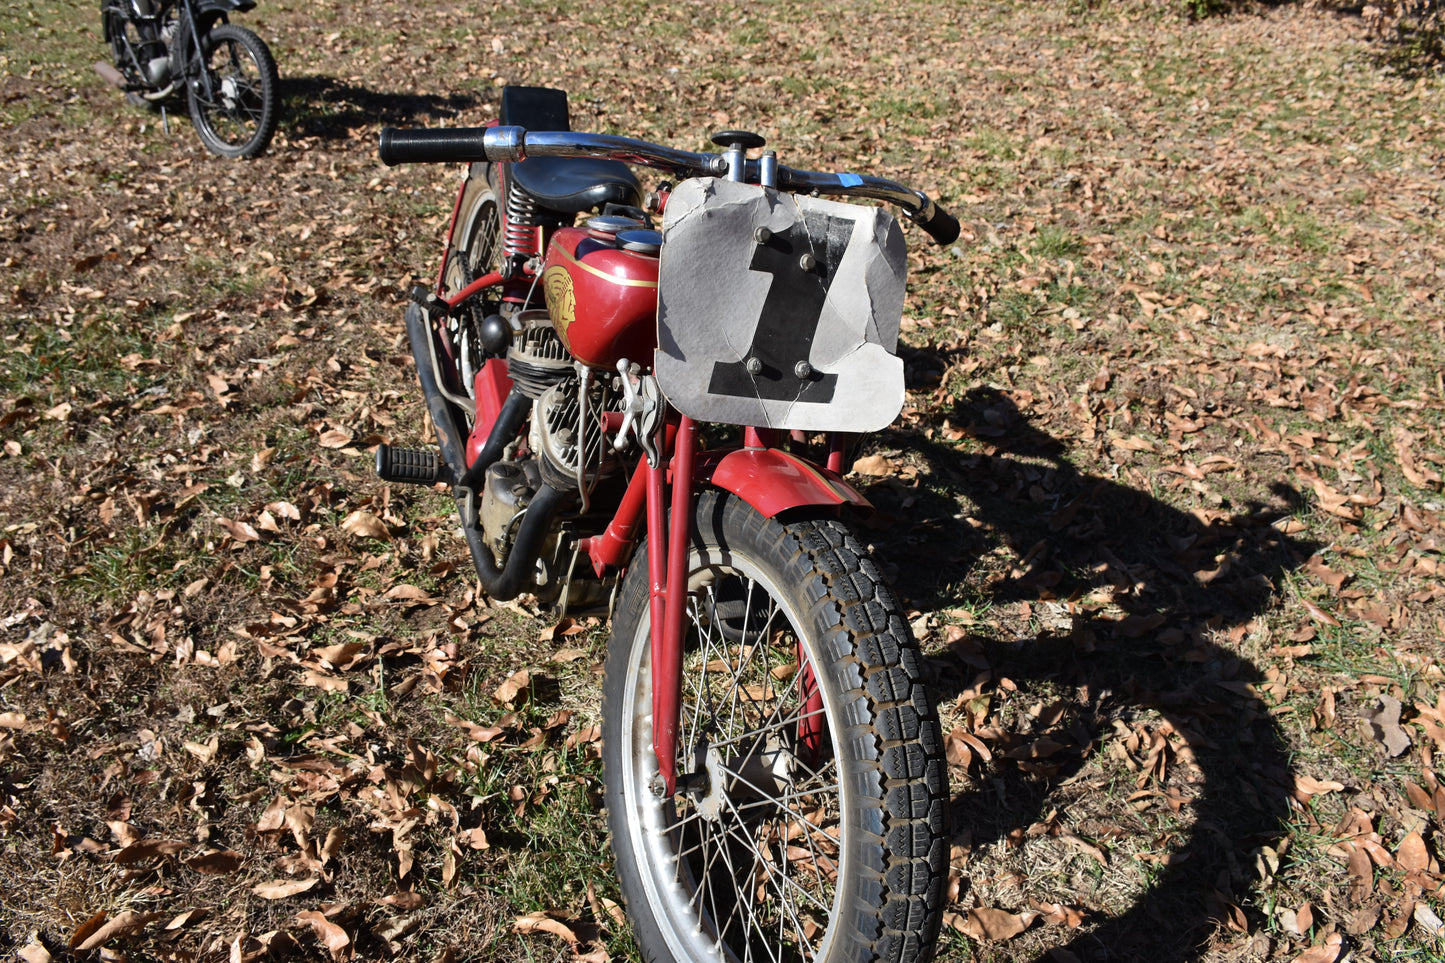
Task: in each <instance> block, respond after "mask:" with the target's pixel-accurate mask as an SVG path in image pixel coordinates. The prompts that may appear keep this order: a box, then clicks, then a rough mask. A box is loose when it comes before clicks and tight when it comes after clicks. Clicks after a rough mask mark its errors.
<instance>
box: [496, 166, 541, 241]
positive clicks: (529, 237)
mask: <svg viewBox="0 0 1445 963" xmlns="http://www.w3.org/2000/svg"><path fill="white" fill-rule="evenodd" d="M502 253H503V254H504V255H505V256H506V257H508V258H512V257H516V256H519V255H520V256H521V257H524V258H529V257H532V256H533V255H535V254H537V253H538V251H537V202H536V201H535V200H533V199H532V197H531V196H530V195H529V194H526V193H524V192H523V191H522V189H521V188H519V187H518V186H517V185H515V184H513V185H512V186H511V187H510V189H509V190H508V191H507V231H506V234H505V236H504V237H503V238H502Z"/></svg>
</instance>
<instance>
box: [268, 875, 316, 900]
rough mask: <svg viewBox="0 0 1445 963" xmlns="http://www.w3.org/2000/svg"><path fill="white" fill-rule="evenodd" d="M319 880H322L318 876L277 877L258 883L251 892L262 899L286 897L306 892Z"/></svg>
mask: <svg viewBox="0 0 1445 963" xmlns="http://www.w3.org/2000/svg"><path fill="white" fill-rule="evenodd" d="M319 882H321V880H320V879H318V878H316V877H312V878H311V879H290V880H281V879H277V880H272V881H271V882H269V883H257V884H256V885H255V886H253V887H251V892H253V893H255V894H256V895H257V896H259V897H261V898H262V899H285V898H286V897H288V896H296V895H297V894H299V893H305V892H307V891H308V890H310V889H312V888H313V887H314V886H315V885H316V884H317V883H319Z"/></svg>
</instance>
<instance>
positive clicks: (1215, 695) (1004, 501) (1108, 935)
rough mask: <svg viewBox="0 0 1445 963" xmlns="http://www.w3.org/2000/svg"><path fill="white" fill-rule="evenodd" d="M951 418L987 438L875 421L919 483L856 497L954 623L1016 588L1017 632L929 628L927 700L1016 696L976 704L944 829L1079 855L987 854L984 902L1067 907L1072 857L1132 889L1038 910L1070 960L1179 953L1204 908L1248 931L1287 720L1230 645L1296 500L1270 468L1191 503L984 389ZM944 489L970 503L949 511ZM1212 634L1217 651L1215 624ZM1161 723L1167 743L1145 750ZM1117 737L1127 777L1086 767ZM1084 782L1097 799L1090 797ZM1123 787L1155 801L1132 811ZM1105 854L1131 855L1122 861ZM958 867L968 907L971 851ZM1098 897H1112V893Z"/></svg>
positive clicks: (1195, 943) (922, 599) (1292, 552)
mask: <svg viewBox="0 0 1445 963" xmlns="http://www.w3.org/2000/svg"><path fill="white" fill-rule="evenodd" d="M950 421H951V423H952V424H954V425H969V426H970V429H969V432H970V433H971V434H973V435H974V436H975V437H976V438H978V439H979V440H980V442H981V444H980V445H979V446H978V447H980V448H982V449H984V451H985V452H986V453H980V454H965V453H960V452H959V451H957V450H956V449H953V448H951V447H948V446H945V445H941V444H937V443H935V442H932V441H930V440H929V439H927V438H926V437H924V436H923V435H922V434H920V433H915V432H911V431H908V430H895V431H892V432H888V433H885V434H884V435H883V436H881V438H880V442H881V443H882V444H883V445H884V446H886V447H889V448H895V449H902V450H904V451H906V452H909V453H911V454H916V455H918V456H921V457H922V458H923V460H924V461H925V462H926V463H927V468H926V471H925V472H923V473H922V477H921V478H920V482H921V484H918V485H916V486H905V485H902V484H900V483H898V482H893V483H891V484H890V483H888V482H885V483H883V484H880V485H877V486H874V489H873V490H872V491H870V492H869V493H868V494H869V495H870V497H871V498H873V499H874V501H875V504H877V505H878V506H879V507H880V509H881V510H882V512H884V513H885V515H884V522H883V524H882V525H881V527H878V528H876V529H875V530H874V531H873V532H872V537H873V539H874V541H875V544H876V546H877V548H878V555H879V557H880V558H883V559H887V560H890V561H891V560H898V561H897V562H896V564H897V567H898V571H896V572H894V573H892V576H893V578H894V584H895V585H898V586H900V587H906V588H907V589H910V590H911V594H912V600H911V601H912V605H913V606H915V607H917V608H920V609H923V610H928V611H947V610H950V609H952V610H955V612H956V613H957V617H959V618H960V619H961V621H963V622H965V623H966V622H967V618H968V616H965V615H963V613H962V612H959V611H958V607H959V606H960V603H961V602H962V603H963V604H964V606H965V607H966V608H967V609H968V610H969V611H970V612H975V613H979V614H976V615H975V616H974V617H975V618H976V619H977V622H976V623H975V624H979V623H987V622H989V621H990V616H989V614H988V612H989V610H1001V609H1002V607H1003V606H1010V607H1011V608H1010V609H1009V610H1008V611H1009V612H1010V613H1018V612H1020V611H1021V610H1022V606H1023V603H1027V606H1028V612H1029V616H1028V617H1027V622H1026V624H1024V628H1023V629H1022V630H1021V631H1020V633H1019V634H1020V635H1021V636H1022V637H1020V638H1018V639H1016V640H1012V639H1001V638H999V634H998V631H997V630H995V631H994V632H992V633H988V634H985V633H982V632H971V631H969V630H968V628H967V625H966V624H965V625H964V626H963V628H962V635H961V637H960V632H959V630H958V629H954V630H953V631H952V632H950V633H945V638H946V639H951V644H950V645H949V646H948V648H947V649H946V650H945V651H944V652H942V653H935V655H934V658H933V660H932V663H933V667H934V678H933V680H932V686H933V695H934V698H935V700H936V703H937V704H938V705H939V706H941V707H945V708H946V707H948V706H950V705H952V704H954V703H957V704H958V705H957V706H956V708H955V713H954V716H955V719H956V721H957V723H958V724H960V725H964V724H965V719H966V717H967V715H968V711H969V708H970V703H971V704H972V706H973V707H978V706H981V705H986V704H983V703H979V702H977V701H973V700H976V699H977V698H978V694H980V693H984V694H986V693H988V692H990V691H993V690H994V688H995V687H997V686H998V685H999V683H1000V681H1001V680H1005V679H1007V680H1011V682H1012V684H1013V685H1015V686H1017V689H1018V693H1019V694H1018V695H1016V696H1012V697H1011V698H1010V699H1008V700H1003V701H1007V702H1008V703H1009V705H1010V706H1011V708H1010V709H1009V710H1008V711H1007V712H1006V713H1005V714H1004V717H1003V718H1002V719H1000V718H999V717H998V715H997V708H998V705H999V700H997V699H996V700H995V702H994V703H993V705H992V707H991V708H989V709H988V710H987V712H988V715H989V718H988V719H987V720H986V721H984V722H983V725H985V726H994V727H995V731H994V732H992V733H985V735H986V736H989V737H991V738H992V739H993V740H994V745H993V752H992V759H991V761H987V762H984V763H982V765H981V766H980V761H979V759H978V758H975V759H974V760H973V761H972V763H973V765H972V767H971V769H970V777H971V778H970V781H969V788H967V789H966V790H965V791H963V792H961V793H959V794H957V795H956V796H955V797H954V799H953V801H952V819H953V826H954V833H955V842H956V843H962V844H963V845H965V846H969V845H971V848H972V851H973V852H975V853H983V852H984V851H985V849H989V850H990V852H991V854H999V853H1001V852H1002V851H1003V848H1004V847H1007V848H1008V849H1012V848H1013V847H1018V846H1024V845H1028V840H1029V839H1031V838H1033V837H1034V836H1057V835H1063V836H1065V837H1066V840H1065V841H1066V842H1068V843H1071V844H1074V845H1075V846H1076V848H1077V850H1078V851H1080V852H1079V853H1078V855H1079V856H1081V858H1082V859H1083V861H1084V863H1083V865H1082V867H1081V866H1080V865H1078V864H1077V860H1074V861H1075V865H1074V866H1073V867H1070V868H1068V870H1067V873H1065V874H1064V875H1063V876H1057V875H1048V874H1047V873H1046V874H1040V872H1039V869H1038V866H1039V865H1050V866H1051V867H1052V869H1051V870H1050V871H1049V872H1055V871H1057V870H1060V869H1064V868H1065V867H1066V866H1067V864H1068V862H1069V861H1070V859H1071V854H1070V853H1068V852H1067V851H1068V850H1069V849H1070V847H1069V846H1066V845H1061V846H1059V847H1057V848H1056V850H1055V852H1054V856H1055V857H1057V858H1054V859H1053V860H1052V861H1050V860H1047V859H1045V860H1040V861H1038V862H1032V861H1030V860H1028V858H1027V854H1026V853H1023V854H1018V858H1017V859H1013V858H1010V857H1007V856H1005V857H1003V859H1004V865H1007V866H1009V867H1011V868H1017V869H1018V870H1019V871H1020V872H1021V874H1022V875H1023V876H1024V878H1023V879H1021V880H1020V885H1019V886H1018V887H1017V888H1016V890H1015V895H1016V896H1017V898H1018V899H1019V903H1018V904H1017V905H1014V906H1011V907H1001V908H1008V909H1012V910H1014V911H1018V910H1023V909H1027V908H1028V900H1030V899H1032V900H1035V901H1038V902H1044V903H1061V904H1064V905H1065V906H1069V905H1075V906H1077V905H1078V900H1077V898H1076V895H1075V888H1073V887H1071V886H1070V883H1069V880H1068V878H1067V874H1068V873H1074V874H1079V873H1085V874H1086V873H1088V872H1091V871H1092V872H1104V873H1112V874H1114V875H1116V876H1118V877H1120V878H1126V877H1127V878H1132V879H1133V881H1134V885H1133V886H1132V887H1126V889H1127V890H1128V891H1129V892H1131V893H1132V894H1133V895H1132V896H1129V897H1125V898H1123V899H1120V898H1119V897H1118V895H1117V894H1108V893H1102V888H1101V890H1100V891H1101V895H1100V897H1099V899H1100V905H1086V906H1083V907H1082V908H1083V909H1084V910H1085V911H1086V916H1087V918H1088V924H1087V925H1085V926H1083V927H1081V928H1079V929H1077V930H1071V929H1065V928H1063V927H1058V926H1056V927H1050V931H1049V932H1048V934H1047V938H1052V939H1054V940H1055V941H1056V942H1055V944H1054V947H1055V948H1058V949H1065V950H1067V951H1068V952H1069V953H1072V954H1073V956H1074V957H1076V958H1078V959H1079V960H1104V959H1108V960H1140V961H1143V960H1148V961H1150V963H1169V961H1186V960H1193V959H1198V958H1199V957H1200V956H1201V955H1202V954H1203V952H1204V950H1205V947H1206V944H1207V943H1208V942H1209V939H1210V936H1211V934H1212V933H1214V932H1215V931H1216V930H1217V928H1218V927H1219V925H1220V924H1221V923H1223V924H1224V925H1234V926H1236V927H1238V926H1239V925H1240V924H1244V925H1246V926H1247V927H1248V929H1249V931H1250V932H1257V929H1256V927H1255V925H1254V924H1255V923H1257V922H1258V920H1251V919H1250V918H1249V917H1250V916H1252V915H1254V914H1253V913H1252V912H1250V911H1248V910H1244V909H1241V908H1240V907H1241V906H1247V905H1248V900H1247V898H1246V895H1247V893H1248V890H1249V886H1250V883H1251V880H1253V879H1256V878H1257V875H1256V869H1255V866H1256V861H1257V860H1256V856H1257V853H1258V851H1259V848H1260V847H1262V846H1274V845H1276V844H1277V843H1278V842H1279V840H1280V839H1281V837H1282V836H1283V830H1282V826H1283V825H1284V822H1285V820H1286V818H1287V816H1288V805H1289V803H1288V797H1289V793H1290V790H1291V787H1292V783H1293V780H1292V776H1291V773H1290V768H1289V749H1288V746H1287V744H1286V741H1285V739H1284V736H1283V734H1282V733H1281V731H1280V729H1279V726H1278V724H1277V723H1276V721H1275V719H1274V717H1272V716H1271V715H1270V713H1269V711H1268V707H1267V706H1266V705H1265V704H1264V703H1263V702H1262V701H1261V700H1260V699H1259V698H1258V697H1257V696H1255V695H1254V694H1253V691H1252V690H1251V689H1250V688H1249V685H1250V684H1254V683H1264V682H1265V681H1266V679H1265V677H1264V674H1263V673H1262V672H1261V671H1260V669H1259V668H1258V667H1257V666H1255V665H1254V664H1252V663H1251V662H1250V661H1249V660H1248V659H1246V658H1243V657H1242V656H1241V655H1240V653H1239V650H1238V648H1239V647H1236V646H1234V643H1235V642H1237V641H1240V640H1242V639H1243V638H1244V637H1245V635H1246V632H1245V629H1244V627H1245V626H1247V625H1248V624H1249V623H1250V622H1251V620H1252V619H1253V618H1254V617H1255V616H1256V615H1259V614H1261V613H1263V612H1264V611H1265V609H1266V607H1267V606H1268V604H1269V602H1270V598H1271V594H1272V592H1273V586H1276V585H1278V584H1279V582H1280V580H1281V577H1282V576H1284V575H1285V574H1286V573H1287V572H1289V571H1290V570H1291V569H1293V568H1295V567H1297V566H1298V565H1299V564H1301V563H1302V562H1303V561H1304V560H1305V559H1306V558H1308V557H1309V555H1310V554H1312V553H1313V551H1314V549H1315V547H1316V546H1313V545H1310V544H1307V543H1304V542H1300V541H1296V540H1292V539H1290V538H1288V537H1286V536H1285V535H1282V534H1281V533H1280V532H1279V531H1278V530H1277V529H1276V528H1274V527H1272V526H1271V525H1270V522H1272V521H1274V520H1276V519H1279V518H1281V517H1284V516H1287V515H1289V514H1290V513H1291V512H1292V511H1293V510H1294V509H1295V508H1296V507H1297V505H1298V503H1299V496H1298V495H1297V493H1295V492H1294V491H1292V490H1291V489H1289V488H1288V487H1287V486H1284V485H1276V486H1274V488H1273V489H1272V491H1270V492H1269V493H1268V495H1267V496H1266V497H1263V498H1261V499H1260V500H1259V501H1258V502H1253V503H1250V504H1247V505H1244V506H1229V505H1221V506H1220V508H1219V509H1218V510H1216V511H1214V512H1212V513H1208V514H1206V515H1205V516H1204V517H1199V516H1196V515H1194V514H1189V513H1185V512H1182V511H1180V510H1178V509H1175V508H1172V507H1170V506H1169V505H1167V504H1165V503H1163V502H1162V501H1160V500H1158V499H1156V498H1154V497H1152V496H1151V495H1150V494H1148V493H1146V492H1143V491H1139V490H1137V489H1135V488H1130V487H1128V486H1127V485H1124V484H1121V483H1119V482H1118V481H1115V480H1112V479H1109V478H1103V477H1098V476H1094V475H1089V474H1087V473H1085V472H1082V471H1080V470H1078V469H1077V468H1076V467H1074V466H1073V465H1072V464H1070V462H1069V461H1068V460H1067V454H1068V453H1067V452H1066V450H1065V448H1064V446H1063V445H1062V444H1061V443H1060V442H1059V441H1057V440H1056V439H1054V438H1052V437H1050V436H1048V435H1047V434H1045V433H1044V432H1041V431H1039V430H1038V429H1036V428H1034V427H1033V426H1031V425H1030V424H1028V423H1027V421H1026V420H1025V419H1024V418H1023V416H1022V415H1021V414H1020V413H1019V412H1018V410H1017V409H1016V408H1015V407H1014V406H1013V404H1012V403H1011V402H1010V401H1009V399H1007V398H1006V397H1004V396H1003V395H1001V394H999V393H997V392H993V391H990V390H986V389H984V390H977V391H974V392H972V393H970V394H969V395H968V396H967V397H965V398H964V399H963V400H962V401H960V402H959V403H958V405H957V408H956V410H955V411H954V412H953V413H952V414H951V416H950ZM959 494H962V495H963V496H964V498H965V499H966V501H967V502H969V503H971V504H970V509H969V510H968V511H967V512H965V513H963V514H961V515H956V514H955V513H957V512H958V511H959V507H958V506H959V502H958V500H957V496H958V495H959ZM890 512H891V513H894V514H895V515H896V516H897V517H899V518H913V519H930V520H933V519H939V520H941V521H930V522H927V523H923V524H914V525H912V526H911V527H908V526H903V525H900V524H897V523H896V522H893V523H890V522H889V521H887V513H890ZM1205 518H1207V519H1208V520H1207V521H1206V520H1205ZM1000 549H1004V550H1003V551H999V550H1000ZM990 553H997V554H995V555H993V556H990ZM1010 559H1011V560H1010ZM985 578H990V579H991V581H989V582H988V584H987V585H985V586H982V587H979V586H978V585H977V584H976V583H978V582H980V581H981V580H982V579H985ZM1101 599H1108V600H1109V602H1110V603H1111V604H1109V605H1107V606H1101V605H1100V604H1099V601H1100V600H1101ZM1067 600H1073V601H1074V603H1075V604H1074V605H1073V606H1071V607H1070V606H1066V605H1065V604H1064V603H1065V602H1066V601H1067ZM1070 608H1072V609H1073V611H1072V612H1071V611H1069V609H1070ZM1231 631H1232V635H1231ZM1226 636H1227V637H1229V639H1230V643H1229V644H1230V646H1231V647H1230V648H1226V647H1224V646H1221V645H1219V644H1216V642H1215V641H1213V640H1214V639H1218V638H1221V637H1226ZM984 672H987V673H988V675H987V676H985V675H983V674H982V673H984ZM1041 703H1042V706H1041ZM1026 707H1027V708H1026ZM1030 710H1032V711H1030ZM1035 713H1037V714H1035ZM1170 727H1172V730H1173V732H1172V733H1171V732H1170V731H1169V730H1170ZM1151 736H1152V737H1153V739H1154V741H1153V749H1154V750H1155V752H1157V754H1154V753H1151V751H1150V750H1151V746H1150V738H1151ZM1160 737H1162V738H1163V740H1164V742H1166V743H1167V742H1170V741H1172V743H1173V748H1172V749H1168V748H1165V749H1161V747H1160V741H1159V739H1160ZM1131 738H1132V739H1134V740H1135V741H1134V742H1132V743H1131V742H1130V741H1129V740H1130V739H1131ZM1106 740H1107V741H1108V743H1109V744H1108V745H1107V746H1105V743H1106ZM1141 740H1142V741H1141ZM1125 746H1128V747H1130V748H1131V749H1132V756H1133V758H1134V760H1135V763H1136V764H1141V765H1140V768H1141V771H1142V775H1137V776H1136V774H1135V773H1125V774H1123V776H1122V777H1121V776H1120V775H1119V766H1118V765H1117V764H1111V765H1109V766H1106V767H1100V766H1098V765H1095V764H1091V757H1092V756H1094V755H1095V754H1096V753H1097V752H1098V751H1100V749H1101V748H1107V749H1109V750H1110V751H1113V752H1115V753H1117V752H1118V750H1119V749H1120V748H1122V747H1125ZM1190 755H1192V765H1191V764H1190V760H1189V758H1188V757H1189V756H1190ZM1146 757H1147V760H1148V761H1144V760H1146ZM1151 764H1152V765H1151ZM1152 766H1157V769H1156V768H1152ZM956 771H957V770H956V768H955V772H956ZM1111 774H1112V775H1111ZM1097 794H1105V796H1107V798H1108V800H1109V801H1108V802H1107V803H1106V804H1105V805H1102V806H1101V805H1098V799H1099V798H1102V797H1099V796H1098V795H1097ZM1091 796H1092V797H1094V798H1093V799H1091ZM1136 797H1137V798H1136ZM1171 797H1172V798H1171ZM1132 804H1137V805H1139V806H1140V807H1145V808H1153V807H1159V809H1158V810H1157V815H1153V816H1151V815H1149V814H1147V813H1142V814H1140V815H1139V816H1138V818H1137V819H1132V820H1131V819H1129V818H1127V817H1129V816H1130V814H1131V813H1133V811H1134V808H1133V805H1132ZM1166 806H1167V807H1168V810H1166V809H1164V808H1163V807H1166ZM1171 811H1172V812H1171ZM1057 813H1063V814H1064V817H1063V821H1062V822H1061V821H1060V820H1059V819H1058V818H1057ZM1121 814H1122V816H1121ZM1171 827H1172V829H1171ZM1141 834H1142V835H1143V836H1144V837H1147V838H1140V835H1141ZM1130 837H1132V838H1130ZM1089 839H1092V840H1093V842H1089V841H1088V840H1089ZM1000 844H1002V846H1000ZM1106 849H1107V850H1109V852H1108V853H1105V852H1104V850H1106ZM1092 860H1098V861H1099V863H1101V864H1102V863H1104V862H1105V861H1106V860H1107V861H1108V865H1107V867H1102V866H1091V865H1089V864H1090V862H1091V861H1092ZM1119 860H1126V861H1127V860H1132V861H1133V863H1132V867H1131V866H1129V865H1127V864H1126V866H1125V867H1123V869H1122V870H1121V869H1120V868H1119V867H1117V866H1115V865H1114V864H1115V863H1117V862H1118V861H1119ZM1031 863H1032V865H1031ZM962 872H963V876H964V879H965V882H964V884H963V885H964V886H965V891H964V894H963V896H962V898H961V900H960V903H961V904H962V905H964V906H967V905H970V903H972V900H971V899H970V898H969V896H968V894H967V889H966V887H967V886H968V884H967V882H966V881H967V879H968V877H969V875H970V872H971V869H970V867H969V866H967V865H965V866H964V867H963V869H962ZM1077 889H1078V890H1086V887H1085V886H1079V887H1077ZM1116 900H1117V903H1118V904H1123V903H1126V902H1127V906H1122V905H1118V904H1116V905H1108V904H1109V903H1110V902H1114V901H1116ZM984 905H987V903H985V904H984ZM1239 914H1243V916H1241V915H1239ZM1068 958H1069V957H1067V956H1051V955H1050V954H1048V953H1045V954H1044V955H1043V956H1041V957H1040V959H1041V960H1043V959H1048V960H1053V961H1055V963H1057V961H1058V960H1067V959H1068Z"/></svg>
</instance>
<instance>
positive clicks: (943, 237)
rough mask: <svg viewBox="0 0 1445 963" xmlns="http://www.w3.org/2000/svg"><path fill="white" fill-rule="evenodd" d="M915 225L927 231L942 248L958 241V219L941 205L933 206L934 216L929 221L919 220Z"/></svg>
mask: <svg viewBox="0 0 1445 963" xmlns="http://www.w3.org/2000/svg"><path fill="white" fill-rule="evenodd" d="M914 223H915V224H917V225H918V226H919V227H921V228H923V229H924V230H925V231H927V232H928V236H929V237H931V238H933V240H934V241H935V242H936V243H937V244H938V245H939V246H940V247H942V246H944V245H947V244H952V243H953V242H954V241H956V240H958V218H956V217H954V216H953V215H952V214H950V213H948V212H947V211H945V210H944V209H943V205H941V204H934V205H933V216H932V217H930V218H929V219H928V220H926V221H925V220H924V219H923V218H918V219H917V220H915V221H914Z"/></svg>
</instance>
